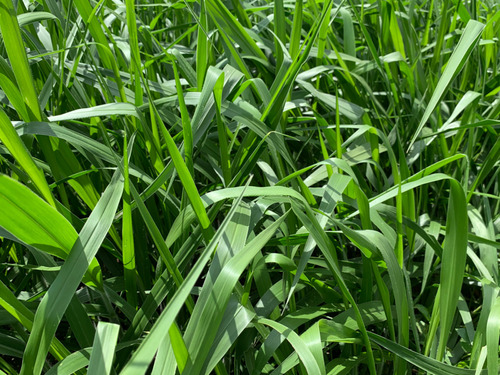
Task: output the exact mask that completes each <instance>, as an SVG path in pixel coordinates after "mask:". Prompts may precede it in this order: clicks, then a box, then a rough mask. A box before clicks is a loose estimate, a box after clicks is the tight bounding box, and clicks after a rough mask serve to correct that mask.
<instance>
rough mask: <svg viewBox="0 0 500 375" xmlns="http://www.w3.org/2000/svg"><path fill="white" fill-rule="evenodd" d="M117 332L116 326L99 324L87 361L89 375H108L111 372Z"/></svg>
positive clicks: (117, 327)
mask: <svg viewBox="0 0 500 375" xmlns="http://www.w3.org/2000/svg"><path fill="white" fill-rule="evenodd" d="M119 331H120V326H119V325H118V324H112V323H106V322H99V324H98V325H97V331H96V334H95V337H94V343H93V345H92V353H91V355H90V360H89V368H88V372H89V373H90V374H103V375H108V374H109V373H110V372H111V368H112V367H111V366H112V364H113V357H114V354H115V347H116V340H118V333H119Z"/></svg>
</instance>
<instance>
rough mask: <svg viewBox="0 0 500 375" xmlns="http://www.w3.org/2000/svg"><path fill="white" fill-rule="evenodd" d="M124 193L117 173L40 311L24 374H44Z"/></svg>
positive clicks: (30, 341)
mask: <svg viewBox="0 0 500 375" xmlns="http://www.w3.org/2000/svg"><path fill="white" fill-rule="evenodd" d="M122 192H123V179H122V175H121V173H120V172H119V171H117V172H116V173H115V175H114V177H113V180H112V181H111V182H110V184H109V185H108V188H107V189H106V191H105V192H104V194H103V195H102V197H101V199H100V200H99V203H98V204H97V205H96V207H95V209H94V210H93V212H92V214H91V215H90V217H89V219H88V220H87V222H86V223H85V226H84V227H83V229H82V231H81V232H80V235H79V237H78V241H77V242H76V243H75V245H74V246H73V248H72V250H71V252H70V254H69V256H68V258H67V259H66V262H65V263H64V265H63V266H62V267H61V271H60V272H59V274H58V276H57V278H56V280H55V281H54V283H52V285H51V286H50V288H49V291H48V292H47V294H46V295H45V296H44V298H43V299H42V302H41V303H40V305H39V307H38V309H37V312H36V314H35V321H34V323H33V331H32V333H31V336H30V338H29V340H28V343H27V346H26V350H25V353H24V356H23V366H22V368H21V374H33V375H37V374H40V373H41V371H42V367H43V363H44V362H45V357H46V355H47V350H48V346H49V344H50V341H51V340H52V338H53V337H54V334H55V331H56V329H57V326H58V325H59V323H60V321H61V318H62V315H63V313H64V311H65V310H66V308H67V306H68V304H69V302H70V300H71V298H72V296H73V294H74V293H75V291H76V289H77V287H78V285H79V284H80V282H81V279H82V277H83V275H84V273H85V271H86V270H87V268H88V266H89V264H90V263H91V261H92V259H93V258H94V257H95V254H96V253H97V250H99V247H100V246H101V243H102V241H103V240H104V238H105V237H106V234H107V232H108V230H109V228H110V226H111V224H112V222H113V218H114V215H115V212H116V209H117V207H118V204H119V202H120V198H121V195H122Z"/></svg>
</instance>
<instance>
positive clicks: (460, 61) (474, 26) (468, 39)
mask: <svg viewBox="0 0 500 375" xmlns="http://www.w3.org/2000/svg"><path fill="white" fill-rule="evenodd" d="M483 28H484V25H483V24H482V23H480V22H477V21H474V20H470V21H469V22H468V23H467V26H466V28H465V30H464V31H463V33H462V36H461V38H460V41H459V42H458V44H457V46H456V47H455V50H454V51H453V54H452V55H451V56H450V60H449V61H448V63H447V64H446V68H445V69H444V72H443V75H442V76H441V78H440V79H439V82H438V83H437V85H436V88H435V90H434V92H433V93H432V97H431V99H430V100H429V103H428V104H427V107H426V108H425V112H424V114H423V116H422V118H421V119H420V122H419V124H418V127H417V130H416V131H415V133H413V137H412V139H411V141H410V146H409V147H408V149H410V148H411V146H412V145H413V144H414V143H415V141H416V139H417V137H418V136H419V135H420V132H421V131H422V129H423V127H424V126H425V123H426V122H427V120H428V119H429V117H430V116H431V114H432V112H434V110H435V109H436V107H437V106H438V104H439V103H440V102H441V100H442V99H443V97H444V95H445V94H446V90H447V88H448V87H449V86H450V84H451V82H452V81H453V79H454V78H455V77H456V76H457V74H458V73H460V71H461V70H462V68H463V67H464V65H465V63H466V61H467V59H468V58H469V56H470V55H471V53H472V51H473V50H474V47H475V46H476V44H477V43H478V42H479V38H480V36H481V33H482V31H483Z"/></svg>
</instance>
